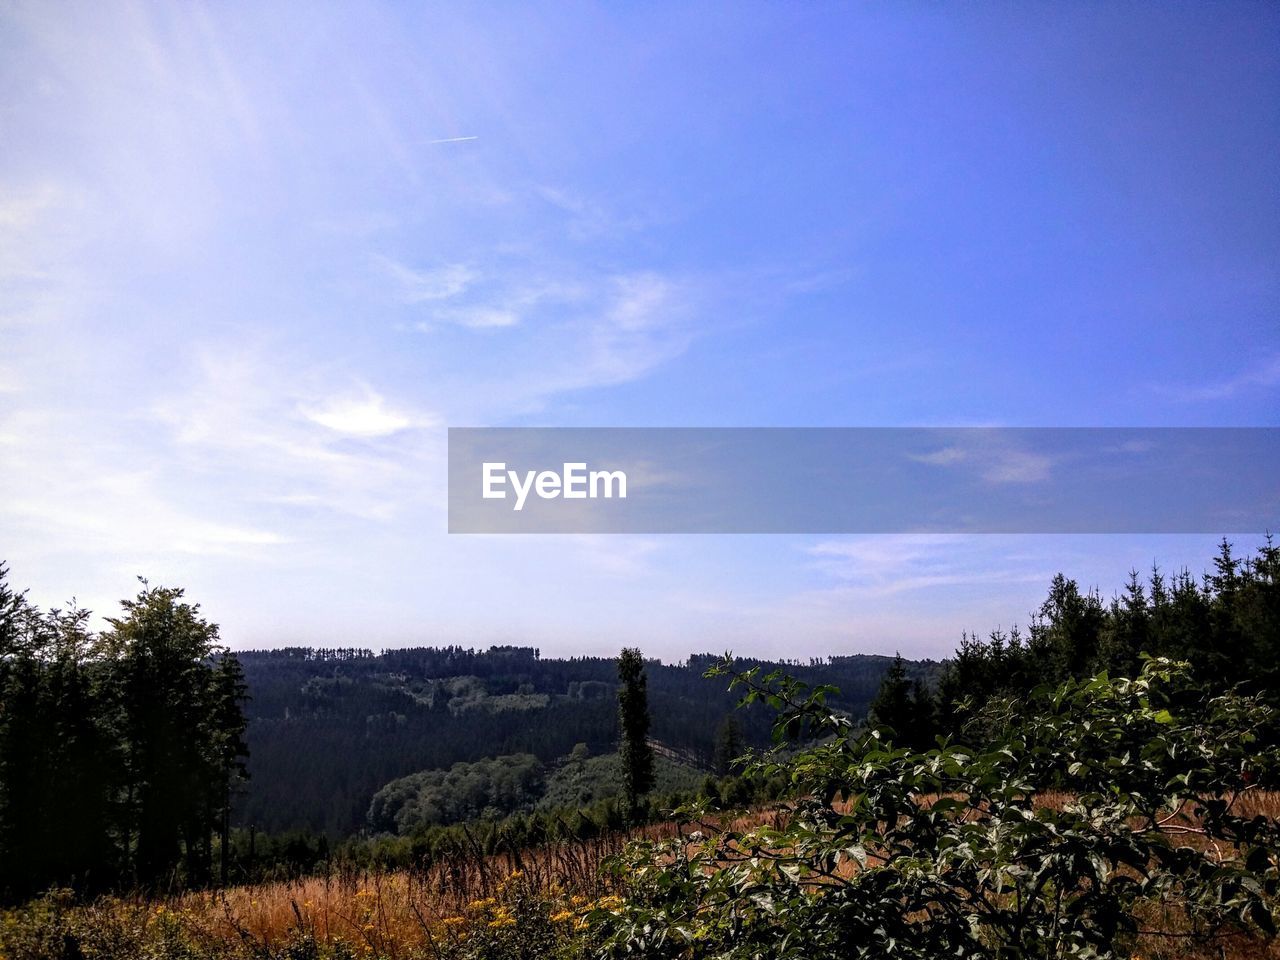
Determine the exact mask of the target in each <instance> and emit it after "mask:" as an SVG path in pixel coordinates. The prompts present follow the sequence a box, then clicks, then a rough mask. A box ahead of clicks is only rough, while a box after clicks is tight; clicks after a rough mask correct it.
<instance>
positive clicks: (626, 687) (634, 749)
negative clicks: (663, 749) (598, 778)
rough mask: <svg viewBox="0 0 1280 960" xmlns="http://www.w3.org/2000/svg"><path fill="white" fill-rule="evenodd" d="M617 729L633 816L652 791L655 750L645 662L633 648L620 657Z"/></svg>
mask: <svg viewBox="0 0 1280 960" xmlns="http://www.w3.org/2000/svg"><path fill="white" fill-rule="evenodd" d="M618 680H619V681H621V686H620V687H619V688H618V726H619V728H620V730H621V740H620V742H619V744H618V753H619V755H620V756H621V758H622V793H623V797H624V798H625V799H626V802H627V809H628V811H629V812H630V814H631V815H632V816H634V815H635V814H636V813H637V812H638V810H639V808H640V801H641V799H642V798H643V797H644V795H645V794H646V793H648V792H649V791H650V790H651V789H652V788H653V748H652V747H651V746H649V692H648V687H647V683H646V681H645V675H644V658H643V657H642V656H641V655H640V651H639V650H638V649H636V648H634V647H624V648H623V650H622V653H621V654H620V655H619V657H618Z"/></svg>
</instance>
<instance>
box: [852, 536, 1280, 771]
mask: <svg viewBox="0 0 1280 960" xmlns="http://www.w3.org/2000/svg"><path fill="white" fill-rule="evenodd" d="M1145 657H1167V658H1170V659H1172V660H1177V661H1185V662H1187V663H1189V664H1190V665H1191V676H1192V678H1193V679H1194V681H1195V682H1196V683H1198V684H1199V685H1200V688H1201V690H1202V691H1204V692H1206V693H1220V692H1224V691H1227V690H1230V689H1233V688H1239V690H1240V691H1241V692H1243V693H1245V694H1261V695H1263V696H1264V697H1266V698H1268V699H1269V700H1270V701H1271V702H1272V703H1276V704H1278V705H1280V548H1278V547H1276V545H1275V544H1274V542H1273V540H1272V539H1271V537H1269V536H1268V537H1267V538H1266V540H1265V542H1264V543H1263V544H1262V546H1260V547H1259V548H1258V549H1257V551H1256V552H1255V553H1254V554H1253V555H1252V556H1247V557H1244V558H1241V557H1238V556H1236V555H1235V553H1234V552H1233V548H1232V545H1231V544H1230V543H1229V542H1227V541H1226V540H1225V539H1224V540H1223V541H1222V543H1221V545H1220V546H1219V549H1218V554H1217V556H1216V557H1214V559H1213V566H1212V569H1211V570H1210V571H1208V572H1206V573H1205V574H1203V575H1202V576H1201V577H1199V578H1197V577H1193V576H1192V575H1191V573H1190V572H1189V571H1186V570H1183V571H1180V572H1179V573H1177V574H1175V575H1173V576H1171V577H1170V576H1166V575H1165V574H1164V573H1163V572H1161V570H1160V569H1159V568H1158V567H1157V568H1154V569H1153V570H1152V571H1151V574H1150V575H1149V577H1148V578H1147V579H1146V580H1145V581H1144V580H1143V579H1142V578H1140V577H1139V575H1138V574H1137V572H1136V571H1133V572H1131V573H1130V575H1129V580H1128V583H1127V584H1126V586H1125V588H1124V590H1123V592H1122V593H1120V594H1119V595H1117V596H1115V597H1114V598H1112V599H1111V600H1110V601H1109V602H1107V601H1104V600H1103V599H1102V597H1101V595H1100V594H1099V593H1098V592H1097V591H1096V590H1090V591H1088V592H1082V591H1081V590H1080V587H1079V585H1078V584H1077V582H1076V581H1075V580H1071V579H1068V578H1067V577H1066V576H1064V575H1062V574H1058V575H1057V576H1056V577H1054V579H1053V582H1052V583H1051V584H1050V586H1049V595H1048V596H1047V597H1046V598H1045V600H1044V602H1043V603H1042V604H1041V606H1040V609H1039V610H1038V611H1036V613H1035V615H1034V616H1033V618H1032V621H1031V624H1030V626H1029V628H1028V630H1027V632H1026V633H1025V634H1024V633H1023V632H1022V631H1021V630H1020V629H1018V628H1017V627H1014V628H1013V629H1011V630H1009V631H1008V632H1004V631H999V630H997V631H993V632H992V633H991V634H990V635H989V636H988V637H987V639H985V640H982V639H979V638H977V637H970V636H965V637H964V638H963V639H962V641H961V643H960V647H959V648H958V649H957V650H956V652H955V655H954V656H952V657H951V658H950V659H948V660H946V661H944V662H943V666H942V669H941V671H939V673H938V674H937V682H936V685H934V686H932V687H931V686H930V685H928V684H925V683H921V682H920V681H919V680H918V679H917V680H914V681H913V680H912V678H910V677H909V676H908V675H907V672H906V669H905V666H904V664H903V663H902V662H901V661H898V662H897V663H895V664H894V666H893V667H891V668H890V670H889V672H888V673H887V674H886V676H885V679H884V682H883V683H882V685H881V688H880V690H879V691H878V693H877V695H876V698H875V701H874V702H873V704H872V711H871V713H872V719H873V720H874V721H876V722H878V723H880V724H882V725H884V726H887V727H890V728H892V729H893V730H894V731H895V734H896V737H897V741H898V742H899V743H900V744H902V745H903V746H909V747H912V748H915V749H923V748H925V747H928V746H932V744H933V742H934V738H935V737H936V736H937V735H939V734H947V735H952V736H955V735H958V734H959V733H960V732H961V730H962V728H963V726H964V724H965V723H966V722H967V721H968V720H969V719H970V718H971V717H972V716H973V715H974V713H975V711H976V710H977V709H978V708H980V707H981V706H982V705H983V704H985V703H988V702H990V701H991V700H994V699H999V698H1019V697H1023V696H1025V695H1026V694H1028V693H1030V692H1031V691H1032V690H1034V689H1036V688H1037V687H1039V686H1041V685H1043V684H1057V683H1062V682H1064V681H1066V680H1072V679H1079V678H1082V677H1087V676H1092V675H1094V674H1098V673H1102V672H1106V673H1107V674H1109V675H1110V676H1113V677H1115V676H1123V677H1132V676H1136V675H1138V674H1139V673H1141V672H1142V666H1143V661H1144V658H1145Z"/></svg>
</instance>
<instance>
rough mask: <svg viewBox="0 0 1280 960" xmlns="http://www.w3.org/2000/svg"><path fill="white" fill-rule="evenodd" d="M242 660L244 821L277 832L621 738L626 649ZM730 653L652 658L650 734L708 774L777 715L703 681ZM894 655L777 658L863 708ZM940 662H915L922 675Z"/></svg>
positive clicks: (327, 823) (287, 652)
mask: <svg viewBox="0 0 1280 960" xmlns="http://www.w3.org/2000/svg"><path fill="white" fill-rule="evenodd" d="M238 657H239V660H240V663H241V664H242V665H243V668H244V674H245V681H246V683H247V684H248V689H249V697H250V699H249V701H248V703H247V705H246V713H247V716H248V719H249V728H248V734H247V736H248V743H249V756H250V759H249V770H250V773H251V777H250V781H249V785H248V788H247V789H246V791H245V792H244V793H243V794H242V796H241V798H240V803H239V805H238V808H237V812H236V822H237V823H238V824H240V825H242V826H245V827H249V826H252V827H254V828H256V829H258V830H262V831H266V832H268V833H279V832H283V831H294V830H309V831H312V832H315V833H322V834H325V835H326V836H328V837H330V838H339V837H344V836H347V835H349V834H351V833H353V832H355V831H358V830H361V829H363V828H365V826H366V824H367V814H368V811H369V804H370V801H371V799H372V797H373V795H374V794H375V793H376V792H377V791H378V790H380V789H381V788H382V787H383V786H384V785H386V784H388V783H390V782H391V781H393V780H397V779H399V778H401V777H405V776H409V775H411V774H416V773H418V772H420V771H423V770H445V769H448V768H451V767H453V766H454V764H457V763H461V762H475V761H480V760H484V759H486V758H491V757H498V756H511V755H516V754H527V755H530V756H532V757H534V758H536V759H537V760H538V761H539V762H540V763H542V764H554V763H556V762H557V761H559V760H561V759H562V758H565V757H567V756H569V754H570V753H571V751H573V749H574V748H575V747H576V746H577V745H578V744H585V745H586V748H587V749H588V750H589V751H590V753H591V754H593V755H596V754H604V753H608V752H611V751H613V750H614V749H616V747H617V743H618V736H619V729H618V705H617V702H616V690H617V686H618V666H617V661H616V660H615V659H613V658H606V657H585V658H583V657H577V658H569V659H554V658H549V657H542V656H541V655H540V652H539V651H538V650H536V649H534V648H530V647H510V646H501V647H491V648H489V649H488V650H484V651H476V650H470V649H463V648H461V647H444V648H432V647H422V648H410V649H398V650H386V651H383V652H381V653H377V654H375V653H373V652H371V651H368V650H360V649H344V650H317V649H310V648H288V649H282V650H263V651H248V652H243V653H240V654H238ZM717 659H718V658H716V657H713V656H712V655H710V654H704V655H698V656H692V657H690V658H689V659H688V660H687V661H686V662H685V663H682V664H675V665H668V664H662V663H659V662H657V661H649V662H647V663H646V665H645V673H646V677H647V682H648V697H649V709H650V715H651V717H652V726H651V729H650V731H649V735H650V736H651V737H652V738H653V739H654V740H656V741H658V742H659V743H661V744H662V745H664V746H665V747H666V748H667V749H668V750H669V751H670V752H671V753H672V754H673V755H674V756H675V757H676V758H678V759H681V760H683V762H684V763H685V764H687V765H689V766H694V767H699V768H703V769H706V770H709V771H710V770H714V769H716V766H717V744H719V743H721V742H722V741H723V739H724V733H725V728H726V726H727V725H728V726H732V728H733V729H734V730H735V731H736V732H737V734H738V736H739V737H740V739H741V741H742V742H743V743H744V744H745V745H752V744H754V745H760V744H763V743H765V742H767V741H768V738H769V729H770V724H771V720H770V716H769V713H768V711H767V710H749V711H742V712H738V711H735V709H734V707H735V704H736V698H735V697H734V696H733V695H731V694H730V693H728V692H727V691H725V690H724V689H723V686H722V685H717V684H714V683H711V682H710V681H708V680H706V679H705V678H704V677H703V673H704V672H705V671H706V669H707V668H708V667H709V666H710V665H711V664H712V663H714V662H716V660H717ZM891 663H892V659H891V658H889V657H882V656H869V655H867V656H863V655H856V656H847V657H832V658H829V659H823V660H812V661H809V662H806V663H803V664H801V663H789V664H785V665H784V664H769V666H785V667H786V669H787V670H789V671H790V672H792V673H794V674H796V675H797V676H799V677H802V678H804V679H806V680H809V681H811V682H815V683H829V684H832V685H834V686H837V687H839V688H840V690H841V694H840V696H839V698H838V700H837V703H838V704H839V706H840V707H841V709H844V710H847V711H848V712H849V713H850V714H852V715H856V716H863V715H865V714H866V712H867V709H868V706H869V705H870V703H871V700H872V699H873V697H874V696H875V694H876V691H877V690H878V689H879V685H880V681H881V678H882V677H883V676H884V674H885V672H886V670H887V669H888V668H889V666H890V665H891ZM752 664H754V661H753V662H752ZM937 668H938V664H936V663H933V662H929V661H922V662H919V663H912V664H910V666H909V669H910V671H911V673H912V676H915V677H920V678H922V679H924V678H928V677H930V676H932V674H933V673H934V672H935V671H936V670H937ZM730 718H732V720H731V719H730ZM722 752H723V751H722ZM720 761H721V762H720V766H721V768H723V757H722V758H720Z"/></svg>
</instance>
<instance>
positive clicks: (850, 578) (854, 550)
mask: <svg viewBox="0 0 1280 960" xmlns="http://www.w3.org/2000/svg"><path fill="white" fill-rule="evenodd" d="M990 545H991V541H990V540H989V538H983V537H972V536H963V535H946V534H937V535H917V534H909V535H901V536H877V537H866V538H860V539H839V540H825V541H822V542H820V543H817V544H814V545H813V546H810V547H808V548H806V552H807V553H808V555H809V556H810V557H811V558H812V562H813V564H814V566H815V567H816V568H817V569H818V570H820V571H821V572H822V573H824V574H825V575H827V576H828V577H830V578H832V579H833V580H834V581H836V582H837V584H838V585H839V588H840V589H843V590H854V591H856V592H857V593H859V594H863V595H866V596H887V595H890V594H897V593H904V592H908V591H914V590H925V589H932V588H937V587H946V586H959V585H964V584H979V583H1037V582H1044V581H1046V580H1047V579H1048V577H1050V576H1052V572H1051V571H1048V572H1046V571H1045V570H1037V569H1028V565H1027V563H1026V558H1024V557H1018V558H1010V557H1002V556H999V555H995V556H993V555H992V551H991V550H990V549H989V547H990Z"/></svg>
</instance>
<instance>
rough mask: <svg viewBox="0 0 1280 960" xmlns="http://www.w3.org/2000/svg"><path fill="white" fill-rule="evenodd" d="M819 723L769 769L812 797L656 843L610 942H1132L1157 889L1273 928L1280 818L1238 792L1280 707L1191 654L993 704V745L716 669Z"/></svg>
mask: <svg viewBox="0 0 1280 960" xmlns="http://www.w3.org/2000/svg"><path fill="white" fill-rule="evenodd" d="M711 673H712V674H713V675H724V674H729V675H731V676H732V684H731V686H735V687H739V688H743V689H745V691H746V694H745V697H744V702H753V701H756V700H764V701H766V702H767V703H769V704H770V705H772V706H773V707H774V708H776V709H777V710H778V711H779V715H778V719H777V723H776V726H775V739H776V740H778V741H779V742H781V741H783V740H786V739H797V738H803V742H802V743H801V745H800V748H799V749H798V750H797V751H796V752H794V753H793V754H791V755H790V756H789V757H788V758H786V759H785V760H784V759H782V755H781V754H780V753H778V752H776V751H775V752H774V753H773V754H770V755H766V756H764V757H761V758H759V759H758V760H757V761H756V762H755V763H754V765H753V767H752V768H751V773H752V774H753V775H754V776H756V777H772V776H776V775H778V774H785V775H786V776H788V777H789V778H790V780H791V784H792V788H793V790H794V792H795V795H796V797H797V799H796V800H795V801H794V802H793V803H791V804H789V805H788V806H787V807H786V808H785V809H784V810H782V811H780V816H779V817H778V818H777V825H776V826H762V827H757V828H752V829H746V830H734V829H719V828H717V827H712V826H708V825H706V824H705V823H703V822H702V821H703V820H704V819H705V817H706V815H707V813H708V811H707V810H705V809H704V808H701V807H698V806H694V807H691V808H688V809H687V810H686V811H685V813H686V815H687V816H688V817H689V818H690V819H691V820H692V821H693V823H694V825H695V826H696V827H699V829H695V830H693V832H692V833H691V834H689V835H687V836H685V837H681V838H678V839H676V840H672V841H664V842H639V843H635V844H633V845H632V846H630V847H629V848H628V851H627V853H625V854H624V855H623V856H622V857H620V858H618V859H617V860H616V861H615V862H614V864H613V869H614V870H615V871H616V872H617V873H618V875H619V876H620V878H622V880H623V881H624V882H625V884H626V889H627V898H626V901H627V902H626V904H625V906H624V907H623V908H622V909H620V910H618V911H613V912H605V913H601V914H600V915H599V916H598V917H597V918H596V919H597V920H598V922H599V927H600V931H601V935H602V936H603V937H604V952H605V953H606V954H608V955H612V956H619V957H620V956H624V955H625V956H633V957H655V958H656V957H664V958H665V957H671V958H677V957H678V958H690V960H692V958H701V957H713V956H714V957H723V958H744V960H745V958H764V957H769V958H786V957H795V958H805V960H821V958H837V957H838V958H846V957H894V958H922V960H924V958H928V960H933V958H936V957H944V956H945V957H972V958H997V957H998V958H1008V957H1098V958H1105V957H1123V956H1129V955H1130V953H1131V950H1132V947H1133V944H1134V943H1135V941H1136V938H1137V937H1138V936H1139V935H1140V934H1141V933H1144V932H1148V931H1146V930H1145V928H1143V927H1141V926H1140V924H1139V920H1138V917H1139V916H1140V915H1144V914H1143V907H1144V905H1150V904H1154V903H1159V904H1160V905H1161V907H1162V909H1163V911H1164V912H1165V915H1166V916H1176V917H1179V918H1180V919H1181V922H1182V927H1180V931H1179V933H1180V935H1183V936H1188V937H1192V938H1211V937H1214V936H1216V935H1219V934H1221V933H1223V932H1224V931H1231V930H1244V931H1251V932H1256V933H1262V934H1267V935H1273V934H1274V932H1275V899H1274V898H1275V894H1276V889H1277V883H1278V878H1277V865H1276V864H1277V850H1280V835H1278V833H1277V824H1276V822H1275V820H1273V819H1270V818H1267V817H1262V816H1258V817H1248V816H1245V815H1243V814H1241V813H1240V812H1239V809H1240V806H1241V798H1242V796H1244V795H1246V794H1248V793H1249V792H1251V791H1254V790H1256V789H1258V788H1259V786H1261V785H1264V784H1271V783H1274V782H1275V778H1276V772H1277V769H1278V764H1277V752H1276V750H1275V748H1274V747H1271V746H1268V745H1267V744H1274V743H1275V742H1276V741H1275V739H1274V738H1273V737H1272V736H1271V734H1272V733H1273V731H1274V729H1275V724H1276V715H1275V712H1274V711H1273V710H1272V708H1270V707H1268V706H1267V705H1265V703H1263V702H1262V701H1261V700H1260V699H1258V698H1253V697H1244V696H1239V695H1236V694H1228V695H1224V696H1218V697H1213V698H1202V697H1199V696H1197V695H1196V693H1195V690H1194V688H1193V687H1192V685H1191V683H1190V678H1189V672H1188V669H1187V667H1186V665H1185V664H1179V663H1174V662H1170V661H1167V660H1159V661H1148V662H1147V663H1146V665H1145V667H1144V669H1143V672H1142V674H1141V676H1140V677H1138V678H1136V679H1132V680H1128V679H1114V680H1113V679H1110V678H1108V677H1107V676H1106V675H1101V676H1098V677H1095V678H1092V679H1088V680H1083V681H1069V682H1067V683H1065V684H1063V685H1061V686H1058V687H1054V688H1049V687H1044V688H1041V689H1038V690H1036V691H1035V692H1034V693H1033V694H1032V695H1031V697H1030V698H1028V699H1027V700H1025V701H1023V702H1013V701H1003V702H997V703H993V704H991V705H990V706H989V707H988V708H987V709H986V710H984V711H983V712H982V714H981V715H980V717H978V718H977V722H976V723H975V724H974V725H973V726H972V727H971V732H974V733H976V732H977V731H979V730H982V731H986V735H985V736H984V737H983V739H982V740H981V741H979V742H982V743H983V746H981V747H980V748H971V747H966V746H962V745H960V744H957V743H948V742H945V741H944V742H941V743H940V745H939V747H938V748H937V749H934V750H929V751H925V752H914V751H910V750H906V749H898V748H895V747H894V745H893V743H892V741H891V738H892V732H891V731H887V730H886V731H879V730H873V731H870V732H865V731H861V730H859V729H858V728H856V727H855V726H854V724H853V723H852V721H851V720H850V719H849V718H848V717H846V716H842V715H840V714H838V713H835V712H833V711H831V710H830V709H828V708H827V707H826V700H827V697H828V695H829V694H830V693H831V690H830V688H824V687H818V688H815V689H813V690H808V689H806V688H805V687H804V686H803V685H802V684H799V683H798V682H796V681H794V680H791V679H789V678H787V677H784V676H781V675H780V674H779V673H777V672H774V673H771V674H769V675H767V676H764V677H760V676H758V674H757V671H750V670H749V671H746V672H743V673H734V672H733V667H732V662H731V661H730V660H729V659H728V658H726V659H725V661H724V662H723V663H722V664H721V665H720V666H718V667H717V668H714V669H713V670H712V671H711ZM1051 792H1053V793H1051Z"/></svg>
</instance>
